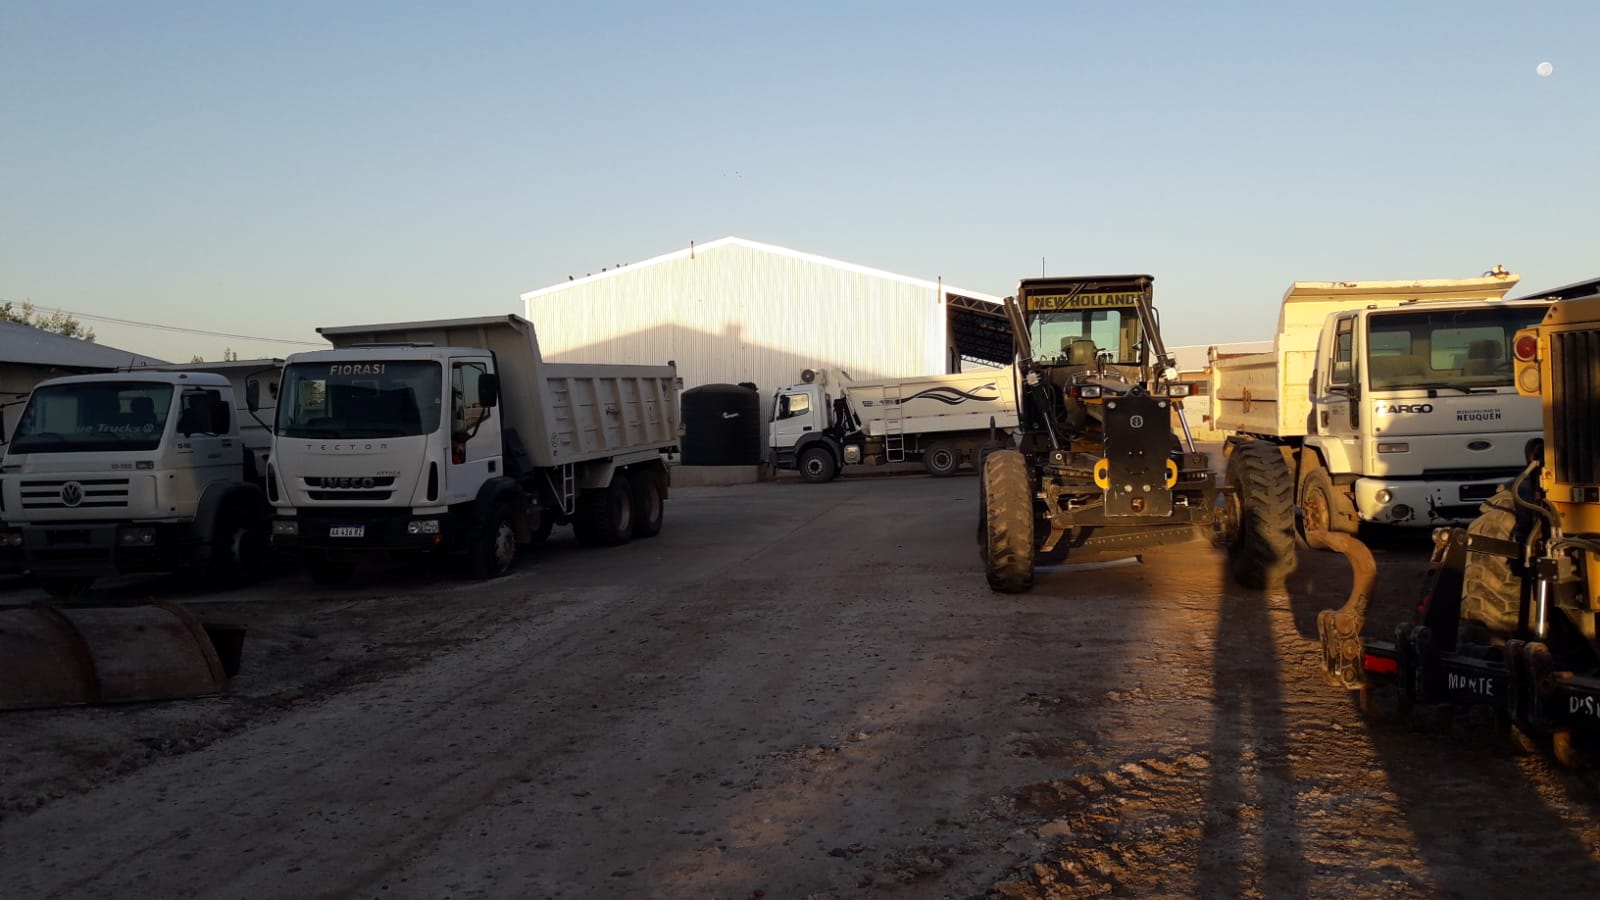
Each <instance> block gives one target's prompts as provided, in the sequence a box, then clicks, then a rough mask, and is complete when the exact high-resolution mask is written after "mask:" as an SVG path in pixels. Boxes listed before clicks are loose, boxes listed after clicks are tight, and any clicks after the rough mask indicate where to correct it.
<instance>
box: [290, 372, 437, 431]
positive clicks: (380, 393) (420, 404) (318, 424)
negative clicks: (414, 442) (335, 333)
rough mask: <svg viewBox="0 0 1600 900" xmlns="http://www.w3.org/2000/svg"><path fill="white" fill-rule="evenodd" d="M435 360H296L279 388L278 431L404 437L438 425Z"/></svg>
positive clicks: (430, 429) (433, 428) (435, 427)
mask: <svg viewBox="0 0 1600 900" xmlns="http://www.w3.org/2000/svg"><path fill="white" fill-rule="evenodd" d="M442 372H443V370H442V369H441V368H440V366H439V363H436V362H412V361H400V362H391V361H384V360H373V361H370V362H335V363H326V362H325V363H296V364H294V365H291V366H288V367H287V368H285V369H284V371H283V380H282V382H281V386H280V388H279V390H278V433H279V434H282V435H287V436H289V437H301V438H363V437H405V436H407V435H415V434H429V433H431V432H433V431H434V430H435V429H437V428H438V427H439V422H440V397H441V386H442V384H443V380H442V379H443V375H442Z"/></svg>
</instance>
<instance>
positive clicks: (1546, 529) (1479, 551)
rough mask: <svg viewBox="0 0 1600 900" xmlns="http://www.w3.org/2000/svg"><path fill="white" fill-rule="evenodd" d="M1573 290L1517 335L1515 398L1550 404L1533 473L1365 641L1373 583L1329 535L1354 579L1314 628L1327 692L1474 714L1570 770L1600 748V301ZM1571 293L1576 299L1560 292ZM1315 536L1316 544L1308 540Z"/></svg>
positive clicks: (1359, 556)
mask: <svg viewBox="0 0 1600 900" xmlns="http://www.w3.org/2000/svg"><path fill="white" fill-rule="evenodd" d="M1595 284H1597V283H1589V287H1590V290H1588V291H1587V295H1586V296H1572V295H1573V294H1574V293H1576V292H1573V291H1566V292H1565V294H1564V295H1563V296H1561V297H1560V298H1558V302H1555V303H1552V304H1551V306H1550V309H1549V311H1548V312H1547V313H1546V314H1545V317H1544V319H1543V321H1542V322H1541V323H1540V324H1539V325H1538V326H1537V327H1535V328H1529V329H1524V330H1522V331H1519V332H1517V335H1516V338H1515V344H1514V351H1515V353H1514V355H1515V363H1514V365H1515V379H1516V385H1517V391H1518V393H1520V394H1522V395H1523V396H1527V397H1540V398H1542V399H1543V409H1544V430H1543V435H1544V436H1543V437H1542V438H1536V439H1534V440H1532V441H1529V442H1528V446H1527V448H1526V458H1527V467H1526V468H1525V469H1524V470H1523V471H1522V473H1521V474H1520V475H1518V476H1517V478H1516V479H1515V480H1514V481H1512V482H1511V483H1510V484H1509V485H1508V486H1506V487H1503V488H1502V489H1501V490H1500V491H1499V492H1498V493H1496V494H1495V495H1494V496H1493V497H1491V498H1490V499H1489V500H1488V501H1487V502H1486V503H1484V505H1483V507H1482V513H1481V515H1480V516H1479V517H1478V518H1477V519H1476V520H1475V521H1473V522H1472V524H1471V525H1470V526H1469V527H1467V528H1448V529H1439V530H1437V531H1435V532H1434V536H1433V537H1434V550H1433V555H1432V559H1431V561H1430V563H1429V567H1428V575H1427V578H1426V581H1425V586H1424V589H1423V593H1422V596H1421V599H1420V601H1419V602H1418V604H1417V605H1416V608H1415V610H1414V611H1413V614H1412V617H1411V618H1410V619H1409V620H1407V621H1405V622H1402V623H1400V624H1399V625H1398V626H1396V627H1395V629H1394V633H1393V639H1392V640H1384V641H1374V640H1365V639H1363V637H1362V628H1363V625H1364V623H1365V618H1366V610H1367V604H1368V602H1369V600H1370V599H1371V595H1372V586H1373V582H1374V578H1375V567H1374V564H1373V559H1372V555H1371V554H1370V553H1369V552H1368V551H1367V549H1366V547H1365V546H1363V545H1362V544H1361V543H1360V541H1358V540H1356V539H1355V538H1354V537H1352V536H1350V535H1343V534H1331V533H1322V534H1320V535H1319V536H1318V539H1321V540H1325V541H1326V543H1327V544H1328V546H1330V547H1332V548H1333V549H1336V550H1339V551H1340V552H1343V553H1344V554H1345V555H1346V556H1347V557H1348V558H1349V559H1350V560H1351V562H1352V565H1353V567H1354V570H1355V586H1354V589H1353V590H1352V592H1351V595H1350V599H1349V601H1348V602H1347V603H1346V604H1345V605H1344V607H1343V608H1341V609H1338V610H1325V611H1324V612H1323V613H1322V614H1321V615H1320V616H1319V617H1318V620H1317V630H1318V633H1319V636H1320V638H1321V642H1322V654H1323V664H1324V669H1325V671H1326V674H1327V676H1328V678H1329V680H1330V681H1331V682H1332V683H1333V684H1335V685H1337V686H1339V687H1344V688H1348V689H1351V690H1354V691H1358V692H1360V697H1361V700H1362V702H1363V705H1364V708H1367V709H1376V708H1378V707H1388V708H1389V709H1390V711H1393V707H1392V706H1391V701H1392V702H1393V703H1397V704H1399V705H1400V706H1401V707H1402V708H1403V707H1406V706H1413V705H1423V704H1469V705H1478V706H1484V707H1488V708H1490V709H1491V710H1493V711H1494V713H1495V714H1496V715H1495V719H1496V721H1497V722H1498V723H1499V724H1501V725H1502V726H1515V727H1517V728H1519V729H1521V730H1522V731H1523V732H1525V733H1528V734H1538V735H1548V736H1549V737H1550V738H1551V739H1552V746H1553V749H1554V751H1555V753H1556V756H1557V757H1558V758H1559V759H1560V760H1561V761H1562V762H1564V763H1568V764H1574V765H1575V764H1581V763H1583V762H1585V761H1588V762H1591V763H1592V762H1593V761H1594V760H1593V757H1592V752H1593V748H1594V747H1596V746H1597V744H1600V633H1597V632H1600V424H1597V423H1600V290H1596V289H1594V285H1595ZM1563 290H1564V291H1565V289H1563ZM1308 537H1310V536H1309V535H1308Z"/></svg>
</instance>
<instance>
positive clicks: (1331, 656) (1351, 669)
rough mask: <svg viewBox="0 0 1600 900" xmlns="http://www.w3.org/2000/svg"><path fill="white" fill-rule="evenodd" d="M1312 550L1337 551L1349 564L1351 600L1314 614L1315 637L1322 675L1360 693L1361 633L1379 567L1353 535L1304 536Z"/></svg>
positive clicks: (1363, 670)
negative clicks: (1337, 606)
mask: <svg viewBox="0 0 1600 900" xmlns="http://www.w3.org/2000/svg"><path fill="white" fill-rule="evenodd" d="M1306 542H1307V543H1309V544H1311V546H1313V547H1316V546H1324V547H1327V548H1328V549H1330V550H1337V551H1339V552H1340V553H1343V554H1344V557H1345V559H1348V560H1349V561H1350V569H1351V574H1352V576H1353V581H1352V583H1351V585H1350V597H1349V599H1347V600H1346V601H1345V603H1344V606H1341V607H1339V608H1338V609H1325V610H1323V611H1322V612H1320V613H1318V614H1317V637H1318V638H1320V639H1321V641H1322V672H1323V675H1325V676H1326V677H1327V679H1328V683H1329V684H1332V685H1333V686H1334V687H1341V688H1346V689H1349V690H1352V691H1354V690H1360V689H1361V688H1363V687H1365V686H1366V683H1367V682H1366V668H1365V666H1364V664H1363V656H1364V651H1363V649H1362V645H1361V629H1362V626H1363V625H1365V624H1366V621H1367V604H1369V603H1371V602H1372V588H1373V585H1374V584H1376V583H1377V580H1378V563H1377V561H1376V560H1374V559H1373V558H1372V551H1371V550H1368V549H1367V545H1366V544H1363V543H1361V542H1360V541H1359V540H1357V539H1356V538H1355V536H1354V535H1349V534H1342V533H1339V532H1332V531H1313V532H1309V533H1308V534H1307V535H1306Z"/></svg>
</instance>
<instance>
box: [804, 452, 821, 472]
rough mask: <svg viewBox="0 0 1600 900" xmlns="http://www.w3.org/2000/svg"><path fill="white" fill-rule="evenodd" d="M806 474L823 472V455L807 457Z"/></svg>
mask: <svg viewBox="0 0 1600 900" xmlns="http://www.w3.org/2000/svg"><path fill="white" fill-rule="evenodd" d="M806 474H807V475H819V476H820V475H821V474H822V457H820V456H817V455H816V454H812V455H811V456H808V457H806Z"/></svg>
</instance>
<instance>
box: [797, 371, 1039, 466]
mask: <svg viewBox="0 0 1600 900" xmlns="http://www.w3.org/2000/svg"><path fill="white" fill-rule="evenodd" d="M807 371H808V372H809V371H811V370H807ZM1015 376H1016V370H1015V369H1013V368H1010V367H1008V368H1003V369H980V370H978V371H973V372H961V373H958V374H954V375H920V376H917V377H915V378H899V379H890V380H884V381H861V382H850V383H848V384H846V385H842V386H840V387H839V389H838V393H837V395H834V394H831V393H829V392H828V390H827V383H826V378H825V377H823V378H815V377H814V378H813V379H812V380H810V381H804V380H803V381H802V382H801V383H800V384H795V385H792V386H790V387H786V388H783V389H782V390H780V391H778V392H777V394H776V396H775V397H774V399H773V408H772V421H771V423H770V441H769V444H770V449H771V452H772V463H773V465H774V466H775V467H777V468H780V469H799V470H800V477H801V478H803V479H805V480H806V481H809V482H812V483H816V484H820V483H822V482H825V481H832V480H833V479H834V478H835V477H836V476H837V475H838V474H839V470H840V468H841V467H843V466H845V465H853V464H857V463H863V464H867V465H881V464H883V463H892V462H917V461H921V463H922V464H923V466H924V467H926V468H927V470H928V472H929V474H932V475H936V476H941V477H942V476H948V475H954V474H955V473H956V472H957V471H958V470H959V469H960V468H961V466H962V465H963V464H964V463H976V462H977V460H978V457H979V454H980V451H981V448H982V447H983V446H984V445H985V444H987V443H990V442H996V443H999V444H1003V443H1006V442H1009V441H1010V440H1011V433H1012V431H1013V430H1014V429H1015V428H1016V426H1017V395H1016V387H1015V385H1014V384H1013V383H1012V382H1013V379H1014V378H1015Z"/></svg>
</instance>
